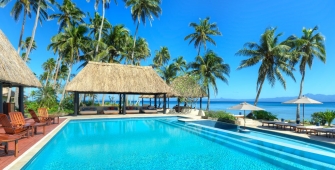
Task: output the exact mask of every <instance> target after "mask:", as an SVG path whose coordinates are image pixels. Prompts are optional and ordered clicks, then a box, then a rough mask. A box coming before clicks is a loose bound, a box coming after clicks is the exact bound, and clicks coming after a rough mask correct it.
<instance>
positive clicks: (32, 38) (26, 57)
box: [24, 1, 41, 62]
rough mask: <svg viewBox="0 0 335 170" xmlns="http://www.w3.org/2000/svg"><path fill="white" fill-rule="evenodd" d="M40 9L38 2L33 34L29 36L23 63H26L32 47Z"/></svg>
mask: <svg viewBox="0 0 335 170" xmlns="http://www.w3.org/2000/svg"><path fill="white" fill-rule="evenodd" d="M40 9H41V6H40V1H38V8H37V13H36V18H35V25H34V28H33V32H32V35H31V40H30V42H29V46H28V49H27V52H26V56H25V57H24V62H27V60H28V56H29V53H30V50H31V48H32V46H33V42H34V38H35V33H36V29H37V25H38V18H39V17H40Z"/></svg>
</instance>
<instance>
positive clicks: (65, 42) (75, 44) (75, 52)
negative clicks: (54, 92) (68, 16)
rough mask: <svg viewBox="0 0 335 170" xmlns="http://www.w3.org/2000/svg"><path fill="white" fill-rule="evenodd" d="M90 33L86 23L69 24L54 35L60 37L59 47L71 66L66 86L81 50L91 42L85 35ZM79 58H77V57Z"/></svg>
mask: <svg viewBox="0 0 335 170" xmlns="http://www.w3.org/2000/svg"><path fill="white" fill-rule="evenodd" d="M87 33H88V29H87V27H85V26H84V25H79V26H78V27H73V26H69V27H67V28H65V29H64V32H61V33H59V34H57V35H56V36H54V37H53V38H54V39H58V40H59V41H58V43H57V45H58V46H57V48H58V49H60V50H61V51H62V54H64V56H63V57H64V58H63V61H64V62H65V63H66V65H67V66H68V68H69V74H68V77H67V80H66V82H65V86H66V85H67V83H68V82H69V80H70V75H71V71H72V66H73V64H74V63H76V61H78V60H79V56H80V51H82V49H83V48H84V47H85V45H86V44H88V42H89V40H90V39H89V38H88V37H86V36H85V35H86V34H87ZM76 58H77V59H76ZM64 95H65V89H63V93H62V98H61V100H60V105H61V102H62V100H63V99H64Z"/></svg>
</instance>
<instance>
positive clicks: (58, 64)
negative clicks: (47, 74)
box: [52, 54, 62, 89]
mask: <svg viewBox="0 0 335 170" xmlns="http://www.w3.org/2000/svg"><path fill="white" fill-rule="evenodd" d="M61 60H62V56H61V55H59V54H58V60H57V65H56V68H55V69H56V70H55V75H54V78H53V80H54V84H53V86H52V88H53V89H55V88H56V84H57V81H56V80H57V77H58V72H59V67H60V62H61Z"/></svg>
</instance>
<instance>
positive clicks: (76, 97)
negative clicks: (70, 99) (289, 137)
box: [74, 91, 79, 116]
mask: <svg viewBox="0 0 335 170" xmlns="http://www.w3.org/2000/svg"><path fill="white" fill-rule="evenodd" d="M78 112H79V92H77V91H75V92H74V115H75V116H77V115H78Z"/></svg>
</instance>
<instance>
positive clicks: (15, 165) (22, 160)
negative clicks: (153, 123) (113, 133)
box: [4, 114, 188, 170]
mask: <svg viewBox="0 0 335 170" xmlns="http://www.w3.org/2000/svg"><path fill="white" fill-rule="evenodd" d="M150 117H151V118H158V117H180V118H185V119H187V118H188V117H186V116H183V115H164V114H159V115H152V114H141V115H123V117H120V116H113V115H101V116H100V115H99V116H96V115H85V116H73V117H64V118H66V119H65V120H64V121H63V122H62V123H60V125H58V126H57V127H56V128H55V129H53V130H52V131H51V132H50V133H48V134H47V135H45V136H44V137H43V138H42V139H41V140H39V141H38V142H36V143H35V144H34V145H33V146H32V147H30V148H29V149H28V150H27V151H26V152H24V153H23V154H22V155H20V156H19V157H18V158H17V159H15V160H14V161H13V162H12V163H10V164H9V165H8V166H6V167H5V168H4V170H11V169H22V168H23V167H24V166H25V165H26V164H27V163H28V162H29V161H30V160H31V159H32V158H33V157H34V156H35V155H36V154H37V153H38V152H39V151H40V150H41V149H42V148H43V147H44V146H45V145H46V144H47V143H48V142H49V141H50V140H51V139H52V138H53V137H54V136H55V135H56V134H57V133H58V132H59V131H60V130H61V129H62V128H63V127H64V126H65V125H66V124H67V123H68V122H70V121H71V120H89V119H125V118H150Z"/></svg>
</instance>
